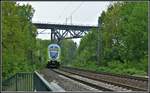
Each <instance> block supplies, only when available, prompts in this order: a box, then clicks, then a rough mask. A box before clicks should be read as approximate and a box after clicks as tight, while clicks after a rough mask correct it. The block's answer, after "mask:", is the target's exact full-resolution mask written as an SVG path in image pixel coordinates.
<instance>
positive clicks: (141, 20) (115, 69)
mask: <svg viewBox="0 0 150 93" xmlns="http://www.w3.org/2000/svg"><path fill="white" fill-rule="evenodd" d="M99 20H101V28H100V29H99V31H101V33H98V31H97V30H95V29H93V30H92V31H91V32H89V33H88V34H87V35H86V36H85V37H83V38H82V39H81V42H80V46H79V48H78V49H77V54H76V58H75V60H74V61H73V62H72V64H68V65H70V66H73V67H79V68H83V69H89V70H94V71H103V72H112V73H119V74H128V75H147V72H148V2H117V3H113V4H111V5H110V6H109V7H108V9H107V11H103V12H102V14H101V16H100V17H99ZM98 36H99V37H100V36H101V38H100V39H101V40H98ZM98 41H99V42H100V44H101V42H102V45H100V46H102V48H101V49H100V51H99V52H98V50H97V49H98ZM101 50H102V51H101ZM97 53H100V55H101V56H99V58H100V61H97V60H98V59H97V56H98V55H97Z"/></svg>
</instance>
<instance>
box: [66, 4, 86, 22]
mask: <svg viewBox="0 0 150 93" xmlns="http://www.w3.org/2000/svg"><path fill="white" fill-rule="evenodd" d="M83 3H84V2H81V3H80V4H79V5H78V6H77V7H76V8H75V9H74V10H73V11H72V12H71V13H70V15H69V16H68V17H67V18H66V19H69V18H71V24H72V15H73V14H74V13H75V12H76V11H77V10H78V9H79V8H80V7H81V6H82V5H83ZM66 23H67V22H66Z"/></svg>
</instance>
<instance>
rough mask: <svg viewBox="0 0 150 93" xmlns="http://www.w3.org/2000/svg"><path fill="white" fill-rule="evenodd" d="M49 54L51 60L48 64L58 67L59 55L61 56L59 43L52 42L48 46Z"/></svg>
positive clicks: (49, 66) (51, 66)
mask: <svg viewBox="0 0 150 93" xmlns="http://www.w3.org/2000/svg"><path fill="white" fill-rule="evenodd" d="M48 56H49V61H48V64H47V67H48V68H58V67H59V65H60V64H59V61H60V60H59V56H60V47H59V45H57V44H50V45H49V46H48Z"/></svg>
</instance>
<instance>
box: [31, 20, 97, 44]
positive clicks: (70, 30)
mask: <svg viewBox="0 0 150 93" xmlns="http://www.w3.org/2000/svg"><path fill="white" fill-rule="evenodd" d="M33 24H34V25H35V26H36V27H37V28H39V29H51V33H50V34H51V40H52V41H53V42H59V41H60V40H63V39H73V38H81V37H83V36H84V35H85V34H87V33H88V31H89V30H90V29H92V28H97V27H96V26H80V25H63V24H43V23H33ZM41 34H42V33H41Z"/></svg>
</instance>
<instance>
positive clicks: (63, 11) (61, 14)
mask: <svg viewBox="0 0 150 93" xmlns="http://www.w3.org/2000/svg"><path fill="white" fill-rule="evenodd" d="M68 5H70V3H68V4H67V5H66V6H65V7H64V8H63V10H62V12H61V13H60V14H59V16H58V20H60V18H62V16H63V14H64V13H65V12H66V9H67V8H68Z"/></svg>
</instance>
